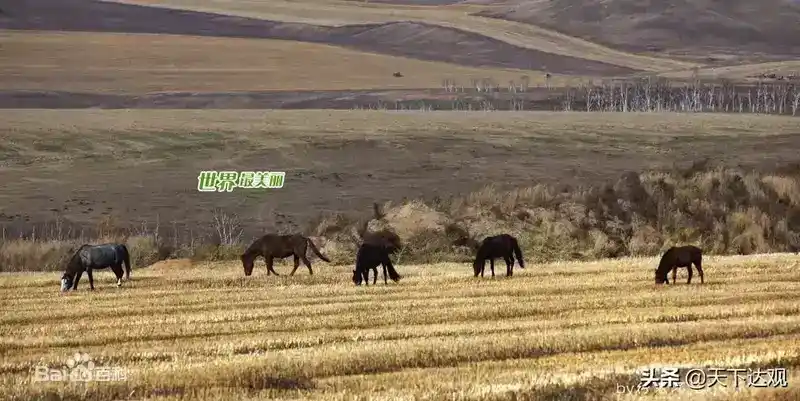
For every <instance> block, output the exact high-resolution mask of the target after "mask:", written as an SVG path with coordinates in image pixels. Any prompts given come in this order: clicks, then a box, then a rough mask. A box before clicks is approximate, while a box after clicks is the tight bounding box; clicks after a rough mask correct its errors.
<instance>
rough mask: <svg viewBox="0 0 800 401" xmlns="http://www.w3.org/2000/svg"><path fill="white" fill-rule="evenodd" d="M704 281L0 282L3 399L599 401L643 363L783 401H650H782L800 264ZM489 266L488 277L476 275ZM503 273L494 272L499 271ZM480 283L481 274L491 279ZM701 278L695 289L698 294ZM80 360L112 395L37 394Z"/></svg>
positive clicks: (344, 278) (15, 278)
mask: <svg viewBox="0 0 800 401" xmlns="http://www.w3.org/2000/svg"><path fill="white" fill-rule="evenodd" d="M704 262H705V263H704V265H705V269H704V270H705V272H706V278H705V279H706V282H705V284H702V285H701V284H699V280H698V279H699V277H698V276H697V275H695V276H694V278H693V283H692V284H691V285H686V284H685V283H686V272H685V270H681V271H680V272H679V276H678V282H679V284H678V285H675V286H667V287H663V288H656V287H655V286H654V285H653V283H652V282H653V281H652V280H653V276H652V271H653V267H654V266H655V264H656V260H655V259H653V258H649V259H619V260H614V261H599V262H592V263H556V264H549V265H529V266H528V267H527V268H526V269H524V270H520V269H516V271H515V275H514V277H513V278H510V279H508V278H506V277H504V276H498V277H496V278H495V279H491V278H489V277H486V278H484V279H475V278H473V277H471V268H470V267H469V266H468V265H459V264H440V265H427V266H408V265H403V264H402V263H401V264H400V265H399V266H398V270H399V271H400V273H401V274H403V275H404V278H403V279H402V280H401V281H400V282H399V283H397V284H391V283H390V285H388V286H384V285H383V284H382V280H381V281H379V285H378V286H370V287H355V286H353V285H352V283H351V282H349V274H348V273H349V269H350V267H349V266H330V265H327V264H324V263H322V262H315V265H314V266H315V275H313V276H309V275H308V273H307V271H305V270H298V273H297V274H296V275H295V276H294V277H288V276H287V275H286V273H288V271H289V266H288V265H282V266H278V267H277V270H278V272H279V273H282V274H283V275H282V276H281V277H274V276H269V277H268V276H267V275H266V272H265V271H264V267H263V262H259V263H258V264H257V265H256V271H255V275H254V276H252V277H249V278H245V277H243V275H242V272H241V267H240V266H239V265H237V264H233V263H228V264H218V263H217V264H213V263H201V264H196V265H191V264H190V263H189V262H188V261H182V260H172V261H165V262H160V263H159V264H156V265H154V266H152V267H150V268H146V269H135V270H134V271H133V273H132V281H131V282H128V283H125V284H124V286H123V287H122V288H121V289H118V288H116V287H115V286H114V283H113V278H112V276H111V274H110V273H107V272H103V273H98V274H96V275H95V277H96V287H97V290H96V291H94V292H90V291H88V289H87V287H86V285H87V284H88V283H87V282H86V281H85V280H86V279H85V278H84V280H83V281H84V282H83V283H82V286H81V288H80V289H79V290H78V291H77V292H74V293H69V294H67V295H60V294H59V293H58V288H57V287H58V280H57V277H56V276H57V274H55V273H46V274H39V273H36V274H8V275H0V302H1V304H2V309H3V311H4V313H3V316H2V319H0V322H1V323H2V324H0V333H1V334H2V335H1V336H0V338H2V340H0V341H2V342H1V343H0V350H1V351H0V352H1V353H2V355H3V363H2V366H1V367H0V371H2V373H3V374H2V383H0V384H2V385H1V386H0V398H3V399H10V400H23V399H24V400H31V399H48V400H77V399H87V400H107V399H142V398H148V399H159V400H166V399H180V398H192V399H196V398H202V399H218V400H230V399H267V398H269V399H312V400H315V399H316V400H349V399H370V400H377V399H392V400H419V399H430V400H444V399H448V400H470V399H482V400H487V399H488V400H536V399H564V400H605V399H608V400H611V399H642V398H643V397H645V396H644V395H643V394H641V393H639V394H633V395H632V394H627V395H623V394H619V393H617V389H618V387H617V386H625V385H627V386H635V385H636V384H637V383H638V382H639V376H638V375H637V373H636V370H637V369H640V368H644V367H646V366H653V365H655V366H658V365H681V366H687V367H688V366H692V367H702V366H705V367H720V368H734V367H743V368H747V367H751V368H768V367H782V368H786V369H787V370H788V388H778V389H776V388H764V389H752V388H751V389H744V388H743V387H742V388H741V389H740V390H741V391H739V392H732V391H731V390H732V387H733V385H732V382H731V381H730V380H728V381H727V382H726V384H727V385H728V387H722V385H717V386H715V387H714V388H713V389H712V390H706V391H701V390H689V389H681V390H679V391H678V392H677V393H663V392H662V393H651V394H649V395H648V396H647V397H652V398H648V399H664V400H667V399H669V400H674V399H692V400H695V399H696V400H712V399H714V400H731V399H756V398H757V399H759V400H787V401H788V400H794V399H797V397H798V395H800V392H798V387H797V383H798V380H800V375H798V370H797V367H798V364H799V363H800V359H799V357H800V324H799V323H800V315H798V312H799V311H800V304H798V303H797V297H798V295H799V294H800V270H798V262H800V257H798V256H796V255H788V254H771V255H752V256H741V257H707V258H706V259H705V260H704ZM487 267H488V266H487ZM500 270H504V269H500ZM487 273H488V271H487ZM695 280H696V281H697V282H695ZM75 352H84V353H88V354H89V355H90V356H91V357H92V359H93V361H94V363H95V366H106V367H112V366H114V367H120V368H124V369H128V374H127V380H126V381H118V382H93V383H88V384H80V383H64V382H49V383H33V382H31V377H32V371H33V370H34V369H35V368H36V365H37V364H43V365H47V366H49V367H51V368H61V367H62V366H63V365H64V363H65V361H66V359H67V358H68V357H70V356H71V355H73V354H74V353H75Z"/></svg>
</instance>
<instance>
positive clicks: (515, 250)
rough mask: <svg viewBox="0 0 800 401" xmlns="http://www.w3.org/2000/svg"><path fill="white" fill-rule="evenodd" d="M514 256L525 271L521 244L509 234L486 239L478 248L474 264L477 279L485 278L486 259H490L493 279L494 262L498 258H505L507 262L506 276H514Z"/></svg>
mask: <svg viewBox="0 0 800 401" xmlns="http://www.w3.org/2000/svg"><path fill="white" fill-rule="evenodd" d="M514 255H516V256H517V260H518V261H519V267H520V268H522V269H524V268H525V261H523V260H522V250H521V249H520V248H519V243H518V242H517V239H516V238H514V237H513V236H511V235H509V234H500V235H495V236H493V237H486V238H484V240H483V242H481V244H480V246H479V247H478V253H477V255H476V256H475V262H474V263H473V264H472V269H473V271H474V273H475V277H478V274H480V275H481V277H483V271H484V269H485V267H486V259H489V266H490V267H491V269H492V277H494V260H495V259H496V258H503V260H505V261H506V276H512V275H513V274H514Z"/></svg>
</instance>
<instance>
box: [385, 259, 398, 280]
mask: <svg viewBox="0 0 800 401" xmlns="http://www.w3.org/2000/svg"><path fill="white" fill-rule="evenodd" d="M386 259H389V257H388V256H387V257H386ZM386 271H387V272H388V273H389V278H390V279H392V281H394V282H398V281H400V279H401V278H402V277H401V276H400V273H398V272H397V270H395V269H394V266H393V265H392V261H391V260H390V261H389V262H388V263H386Z"/></svg>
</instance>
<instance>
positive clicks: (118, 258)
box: [61, 244, 131, 292]
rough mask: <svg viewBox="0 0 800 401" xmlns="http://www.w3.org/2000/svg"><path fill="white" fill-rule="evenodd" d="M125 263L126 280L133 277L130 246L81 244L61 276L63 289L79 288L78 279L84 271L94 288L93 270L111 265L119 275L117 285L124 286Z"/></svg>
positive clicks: (90, 286)
mask: <svg viewBox="0 0 800 401" xmlns="http://www.w3.org/2000/svg"><path fill="white" fill-rule="evenodd" d="M123 263H124V264H125V280H130V279H131V261H130V254H129V253H128V248H127V247H126V246H125V245H123V244H100V245H89V244H84V245H81V247H80V248H78V250H77V251H76V252H75V253H74V254H73V255H72V257H71V258H70V259H69V262H67V269H66V270H65V271H64V274H63V275H62V276H61V291H62V292H64V291H66V290H68V289H70V288H72V290H73V291H75V290H77V289H78V281H80V279H81V275H82V274H83V272H84V271H85V272H86V275H87V276H89V288H90V289H92V290H94V277H93V276H92V270H96V269H105V268H106V267H111V270H112V271H113V272H114V275H116V276H117V287H120V286H122V273H123V271H122V265H123Z"/></svg>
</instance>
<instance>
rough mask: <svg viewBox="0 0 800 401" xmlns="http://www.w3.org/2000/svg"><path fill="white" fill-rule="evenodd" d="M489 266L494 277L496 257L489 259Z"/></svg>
mask: <svg viewBox="0 0 800 401" xmlns="http://www.w3.org/2000/svg"><path fill="white" fill-rule="evenodd" d="M489 266H490V267H491V268H492V277H494V258H492V259H489Z"/></svg>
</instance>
